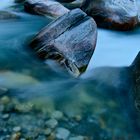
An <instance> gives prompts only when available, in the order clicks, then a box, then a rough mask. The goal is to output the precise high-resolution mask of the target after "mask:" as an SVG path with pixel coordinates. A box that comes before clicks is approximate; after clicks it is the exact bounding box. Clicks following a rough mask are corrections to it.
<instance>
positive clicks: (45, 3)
mask: <svg viewBox="0 0 140 140" xmlns="http://www.w3.org/2000/svg"><path fill="white" fill-rule="evenodd" d="M24 9H25V11H27V12H29V13H31V14H38V15H43V16H53V17H59V16H62V15H64V14H65V13H67V12H68V11H69V10H68V9H67V8H65V7H64V6H63V5H61V4H60V3H59V2H56V1H51V0H27V1H26V2H25V3H24Z"/></svg>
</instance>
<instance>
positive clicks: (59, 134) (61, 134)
mask: <svg viewBox="0 0 140 140" xmlns="http://www.w3.org/2000/svg"><path fill="white" fill-rule="evenodd" d="M69 135H70V131H69V130H67V129H65V128H58V129H57V130H56V138H58V139H61V140H67V139H68V137H69Z"/></svg>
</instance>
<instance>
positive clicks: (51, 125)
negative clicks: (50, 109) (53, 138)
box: [46, 119, 58, 129]
mask: <svg viewBox="0 0 140 140" xmlns="http://www.w3.org/2000/svg"><path fill="white" fill-rule="evenodd" d="M46 125H47V126H48V127H49V128H52V129H53V128H55V127H56V126H57V125H58V122H57V120H55V119H50V120H48V121H47V122H46Z"/></svg>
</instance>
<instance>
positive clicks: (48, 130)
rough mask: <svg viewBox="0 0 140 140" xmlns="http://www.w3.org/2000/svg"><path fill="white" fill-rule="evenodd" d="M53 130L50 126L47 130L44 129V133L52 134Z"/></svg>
mask: <svg viewBox="0 0 140 140" xmlns="http://www.w3.org/2000/svg"><path fill="white" fill-rule="evenodd" d="M51 132H52V130H51V129H50V128H47V129H46V130H44V134H45V135H47V136H48V135H50V134H51Z"/></svg>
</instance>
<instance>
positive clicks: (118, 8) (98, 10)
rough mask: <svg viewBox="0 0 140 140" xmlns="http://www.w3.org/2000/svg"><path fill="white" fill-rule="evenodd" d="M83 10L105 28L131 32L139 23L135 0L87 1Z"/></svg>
mask: <svg viewBox="0 0 140 140" xmlns="http://www.w3.org/2000/svg"><path fill="white" fill-rule="evenodd" d="M82 9H83V10H84V11H85V12H86V13H87V14H88V15H90V16H92V17H93V18H94V19H95V21H96V22H97V25H98V26H99V27H103V28H109V29H117V30H130V29H133V28H134V27H135V26H136V25H137V22H138V10H137V5H136V1H135V0H85V1H84V3H83V5H82Z"/></svg>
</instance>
